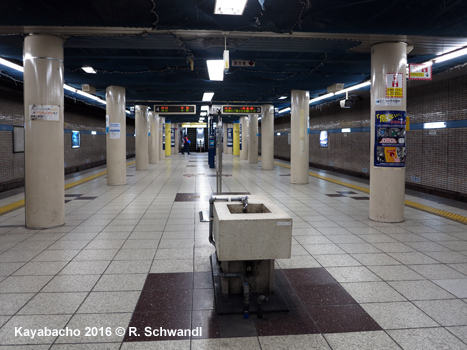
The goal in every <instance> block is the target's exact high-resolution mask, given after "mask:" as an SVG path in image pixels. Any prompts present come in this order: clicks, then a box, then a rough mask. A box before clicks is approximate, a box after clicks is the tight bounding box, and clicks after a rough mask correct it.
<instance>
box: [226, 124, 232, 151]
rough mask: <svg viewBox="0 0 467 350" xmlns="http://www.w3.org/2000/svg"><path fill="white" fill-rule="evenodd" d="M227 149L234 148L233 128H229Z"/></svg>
mask: <svg viewBox="0 0 467 350" xmlns="http://www.w3.org/2000/svg"><path fill="white" fill-rule="evenodd" d="M227 147H233V128H227Z"/></svg>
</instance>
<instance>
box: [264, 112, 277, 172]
mask: <svg viewBox="0 0 467 350" xmlns="http://www.w3.org/2000/svg"><path fill="white" fill-rule="evenodd" d="M261 169H262V170H272V169H274V106H273V105H264V106H263V117H262V118H261Z"/></svg>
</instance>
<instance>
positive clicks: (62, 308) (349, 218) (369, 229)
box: [0, 154, 467, 350]
mask: <svg viewBox="0 0 467 350" xmlns="http://www.w3.org/2000/svg"><path fill="white" fill-rule="evenodd" d="M223 158H224V165H225V168H224V173H225V174H228V175H229V176H224V177H223V186H222V188H223V190H224V192H229V193H232V195H238V194H243V193H251V194H252V195H253V194H255V195H256V194H259V195H266V196H268V197H269V198H270V199H271V200H273V201H275V202H276V203H278V204H279V205H280V206H281V207H282V208H283V209H284V210H285V211H286V212H288V213H289V214H290V215H291V216H292V217H293V219H294V224H293V225H294V227H293V246H292V258H291V259H284V260H277V261H276V269H277V278H276V280H277V281H278V284H279V285H280V286H281V288H282V290H283V291H284V295H285V299H286V302H287V305H288V306H289V309H290V312H289V313H271V314H265V315H264V318H263V319H258V318H256V315H251V316H250V318H249V319H248V320H244V319H243V317H242V316H241V315H221V316H218V315H216V314H215V312H214V311H213V307H214V304H213V300H214V297H213V291H212V280H211V275H210V262H209V256H210V255H211V253H212V252H213V247H212V246H211V245H210V243H209V242H208V227H209V224H208V223H203V222H200V217H199V211H206V210H208V206H209V205H208V202H207V199H208V198H209V195H210V194H211V193H212V192H213V191H215V188H216V183H215V181H216V178H215V177H213V176H212V175H213V174H214V172H213V170H212V169H209V168H208V166H207V156H206V155H199V154H192V155H191V156H182V155H180V154H179V155H174V156H172V157H170V158H168V159H166V160H164V161H162V162H160V163H159V164H156V165H151V166H150V169H149V171H135V169H134V167H133V168H128V175H131V176H128V177H127V181H128V184H127V185H126V186H116V187H108V186H106V179H105V177H101V178H98V179H95V180H92V181H90V182H87V183H84V184H82V185H79V186H77V187H74V188H72V189H69V190H67V191H66V199H67V200H68V202H67V203H66V205H65V207H66V213H67V216H66V219H67V224H66V225H65V226H63V227H59V228H55V229H49V230H42V231H39V230H28V229H26V228H24V209H18V210H16V211H14V212H11V213H8V214H5V215H3V216H0V327H1V328H0V349H17V350H23V349H39V350H42V349H128V350H129V349H346V350H348V349H350V350H351V349H358V350H362V349H371V350H375V349H407V350H413V349H423V350H426V349H436V350H438V349H467V292H466V291H467V227H466V226H465V225H463V224H460V223H457V222H454V221H451V220H448V219H444V218H441V217H438V216H435V215H432V214H428V213H425V212H422V211H418V210H416V209H411V208H406V209H405V216H406V220H405V221H404V222H403V223H399V224H386V223H378V222H374V221H370V220H368V205H369V201H368V200H365V199H367V198H368V195H367V194H366V193H362V192H359V191H355V190H352V191H349V189H348V188H346V187H343V186H340V185H337V184H333V183H330V182H326V181H323V180H320V179H316V178H313V177H310V183H309V184H307V185H291V184H290V177H289V176H286V175H288V174H289V173H290V170H288V169H286V168H283V167H278V166H276V167H275V169H274V170H272V171H261V170H260V167H258V165H254V164H248V162H247V161H240V160H239V159H238V157H235V158H234V157H232V156H228V155H224V157H223ZM99 171H102V170H101V169H99ZM313 171H314V172H317V170H313ZM96 172H97V170H96ZM87 174H88V175H92V172H87ZM329 176H333V177H334V178H338V177H339V176H338V175H336V174H334V175H332V174H330V175H329ZM340 180H343V181H346V182H351V183H353V184H357V185H359V186H365V185H364V184H362V180H361V179H355V180H353V179H351V178H349V177H345V178H340ZM20 196H21V195H20V194H15V197H11V198H10V200H17V198H18V197H20ZM407 199H410V200H413V201H418V202H420V203H422V204H424V205H430V206H433V207H437V208H440V209H442V210H447V211H452V212H455V213H457V214H460V215H464V216H467V210H464V209H463V206H462V205H461V204H460V205H451V204H452V203H449V204H447V203H448V202H445V201H442V200H441V201H440V200H437V199H435V200H432V199H431V198H430V197H424V198H423V199H420V198H416V197H414V196H411V195H408V196H407ZM8 200H9V198H5V197H2V199H1V203H0V204H2V203H6V202H8ZM86 327H88V328H86ZM118 327H123V328H121V329H120V328H118ZM128 327H135V328H133V329H136V330H137V332H134V333H133V334H129V332H128V330H129V328H128ZM145 327H151V329H152V330H154V329H155V328H157V327H164V328H165V329H169V330H170V329H175V330H178V329H179V328H183V329H195V328H198V329H202V333H201V334H199V333H198V334H193V335H192V336H191V337H190V336H187V335H175V336H174V335H170V334H162V335H159V336H157V335H156V334H146V333H145V329H144V328H145ZM45 328H47V329H48V330H56V329H65V330H68V331H69V332H71V331H74V332H75V334H69V333H68V334H63V335H58V336H57V335H54V334H43V335H39V334H35V335H34V336H33V335H32V334H30V333H27V332H28V331H30V330H36V331H39V330H44V329H45ZM15 329H16V334H15ZM122 329H123V330H124V331H126V335H124V334H120V333H119V331H121V330H122ZM78 331H79V334H77V332H78ZM86 331H88V334H86ZM138 334H139V335H138Z"/></svg>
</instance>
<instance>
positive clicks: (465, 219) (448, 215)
mask: <svg viewBox="0 0 467 350" xmlns="http://www.w3.org/2000/svg"><path fill="white" fill-rule="evenodd" d="M274 164H275V165H277V166H280V167H283V168H287V169H290V166H289V165H285V164H280V163H276V162H274ZM308 175H310V176H313V177H316V178H318V179H321V180H325V181H329V182H332V183H335V184H337V185H341V186H345V187H349V188H352V189H354V190H357V191H361V192H365V193H370V190H369V189H368V188H365V187H361V186H357V185H352V184H349V183H346V182H342V181H339V180H334V179H331V178H329V177H326V176H323V175H318V174H315V173H311V172H309V173H308ZM405 205H406V206H408V207H411V208H415V209H418V210H422V211H425V212H427V213H430V214H434V215H438V216H441V217H443V218H446V219H450V220H454V221H457V222H461V223H463V224H467V217H465V216H462V215H459V214H454V213H451V212H448V211H445V210H441V209H436V208H433V207H430V206H428V205H424V204H420V203H417V202H413V201H409V200H405Z"/></svg>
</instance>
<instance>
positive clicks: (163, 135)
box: [162, 123, 165, 151]
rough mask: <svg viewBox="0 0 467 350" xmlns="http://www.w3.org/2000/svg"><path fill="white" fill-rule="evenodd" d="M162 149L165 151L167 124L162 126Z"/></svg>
mask: <svg viewBox="0 0 467 350" xmlns="http://www.w3.org/2000/svg"><path fill="white" fill-rule="evenodd" d="M162 149H163V150H164V151H165V123H164V124H162Z"/></svg>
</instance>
